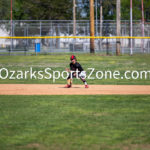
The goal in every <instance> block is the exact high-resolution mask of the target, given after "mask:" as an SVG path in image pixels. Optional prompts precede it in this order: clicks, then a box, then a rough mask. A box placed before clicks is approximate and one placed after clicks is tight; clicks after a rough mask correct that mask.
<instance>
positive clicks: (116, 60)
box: [0, 54, 150, 85]
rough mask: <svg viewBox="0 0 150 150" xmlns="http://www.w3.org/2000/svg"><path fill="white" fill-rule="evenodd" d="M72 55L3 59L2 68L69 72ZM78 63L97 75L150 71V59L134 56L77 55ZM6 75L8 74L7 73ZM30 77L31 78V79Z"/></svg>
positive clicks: (123, 81)
mask: <svg viewBox="0 0 150 150" xmlns="http://www.w3.org/2000/svg"><path fill="white" fill-rule="evenodd" d="M69 58H70V54H64V55H61V54H59V55H57V54H53V55H39V56H0V68H2V67H5V68H7V69H8V70H16V71H17V70H22V71H25V70H27V71H28V70H29V69H30V67H33V71H39V70H43V71H44V69H45V68H47V67H49V68H52V70H53V71H55V70H58V71H64V70H65V68H67V67H69V63H70V60H69ZM77 59H78V61H79V62H80V63H81V64H82V66H83V68H84V69H85V70H86V69H87V68H95V71H98V70H101V71H108V70H111V71H115V70H119V71H120V72H121V75H123V73H124V71H127V70H130V71H133V70H136V71H148V70H149V68H150V61H149V60H150V55H134V56H132V57H131V56H128V55H125V56H120V57H117V56H102V55H98V54H95V55H91V54H77ZM3 74H4V73H3ZM28 77H29V76H28ZM2 83H24V84H31V83H36V84H37V83H38V84H42V83H44V84H52V83H53V81H52V80H46V79H43V80H38V79H32V80H31V79H29V78H28V79H21V80H9V79H6V80H1V79H0V84H2ZM65 83H66V81H65V80H63V79H62V78H61V79H59V80H57V81H56V82H55V84H65ZM74 83H75V84H81V81H80V80H76V79H75V80H74ZM88 83H89V84H140V85H141V84H143V85H146V84H147V85H150V78H148V79H138V80H134V79H130V80H127V79H118V80H115V79H104V78H103V79H101V80H99V79H94V80H89V81H88Z"/></svg>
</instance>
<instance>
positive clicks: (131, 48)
mask: <svg viewBox="0 0 150 150" xmlns="http://www.w3.org/2000/svg"><path fill="white" fill-rule="evenodd" d="M132 36H133V14H132V0H130V37H132ZM130 55H133V40H132V38H131V39H130Z"/></svg>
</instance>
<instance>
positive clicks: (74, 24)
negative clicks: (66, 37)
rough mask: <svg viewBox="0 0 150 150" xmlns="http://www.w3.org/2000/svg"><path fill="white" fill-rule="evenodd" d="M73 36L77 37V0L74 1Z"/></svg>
mask: <svg viewBox="0 0 150 150" xmlns="http://www.w3.org/2000/svg"><path fill="white" fill-rule="evenodd" d="M73 36H76V0H73Z"/></svg>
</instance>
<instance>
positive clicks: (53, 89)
mask: <svg viewBox="0 0 150 150" xmlns="http://www.w3.org/2000/svg"><path fill="white" fill-rule="evenodd" d="M64 86H65V85H62V84H1V85H0V95H150V85H90V87H89V88H88V89H85V88H84V85H73V87H72V88H69V89H68V88H64Z"/></svg>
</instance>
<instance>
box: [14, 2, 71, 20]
mask: <svg viewBox="0 0 150 150" xmlns="http://www.w3.org/2000/svg"><path fill="white" fill-rule="evenodd" d="M14 7H15V9H14V18H15V19H18V20H19V19H27V20H28V19H29V20H60V19H61V20H63V19H72V2H71V1H70V0H36V1H31V0H26V1H22V0H16V1H15V6H14Z"/></svg>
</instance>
